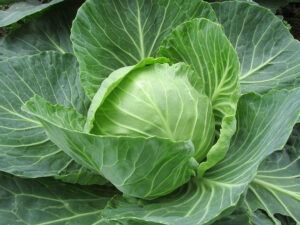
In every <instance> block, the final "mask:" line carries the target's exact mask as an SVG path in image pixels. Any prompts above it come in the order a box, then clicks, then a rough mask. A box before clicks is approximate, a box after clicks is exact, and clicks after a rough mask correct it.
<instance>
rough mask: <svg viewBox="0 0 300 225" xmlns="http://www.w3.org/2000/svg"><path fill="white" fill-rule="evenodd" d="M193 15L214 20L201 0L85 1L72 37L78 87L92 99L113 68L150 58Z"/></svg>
mask: <svg viewBox="0 0 300 225" xmlns="http://www.w3.org/2000/svg"><path fill="white" fill-rule="evenodd" d="M195 17H205V18H209V19H212V20H216V18H215V15H214V11H213V10H212V9H211V7H210V5H209V4H208V3H206V2H203V1H201V0H193V1H185V0H173V1H170V0H103V1H101V2H99V1H98V0H88V1H86V3H85V4H83V5H82V7H81V8H80V9H79V11H78V14H77V17H76V19H75V21H74V23H73V26H72V36H71V39H72V41H73V44H74V50H75V54H76V56H77V58H78V61H79V65H80V73H81V79H82V85H83V87H84V89H85V91H86V93H87V95H88V96H90V97H93V95H94V94H95V93H96V91H97V89H98V87H99V85H100V83H101V81H102V80H103V79H104V78H106V77H107V76H108V75H109V74H110V73H111V72H112V71H114V70H116V69H118V68H120V67H124V66H130V65H135V64H136V63H138V62H139V61H140V60H142V59H144V58H146V57H149V56H153V55H154V54H155V52H156V50H157V48H158V46H159V45H160V42H161V40H162V39H163V38H164V37H165V36H166V35H168V34H169V33H170V31H171V30H172V29H173V28H174V27H176V26H177V25H179V24H180V23H182V22H184V21H186V20H188V19H191V18H195Z"/></svg>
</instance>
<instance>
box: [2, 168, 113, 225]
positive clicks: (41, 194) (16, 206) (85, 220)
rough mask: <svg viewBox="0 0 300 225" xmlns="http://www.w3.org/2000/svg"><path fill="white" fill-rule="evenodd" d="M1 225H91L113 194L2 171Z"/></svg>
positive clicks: (92, 187) (99, 219)
mask: <svg viewBox="0 0 300 225" xmlns="http://www.w3.org/2000/svg"><path fill="white" fill-rule="evenodd" d="M0 180H1V183H0V218H1V220H0V224H1V225H8V224H11V225H33V224H34V225H50V224H53V225H54V224H55V225H65V224H72V225H73V224H84V225H92V224H93V223H94V222H95V221H101V219H102V216H101V210H102V209H103V208H104V207H105V205H106V203H107V201H108V200H109V199H110V198H111V197H112V196H113V195H114V191H113V190H111V189H110V190H108V189H104V188H100V187H99V186H85V187H84V186H80V185H71V184H65V183H61V182H58V181H55V180H53V179H49V178H48V179H46V178H41V179H34V180H33V179H22V178H17V177H13V176H11V175H7V174H5V173H0Z"/></svg>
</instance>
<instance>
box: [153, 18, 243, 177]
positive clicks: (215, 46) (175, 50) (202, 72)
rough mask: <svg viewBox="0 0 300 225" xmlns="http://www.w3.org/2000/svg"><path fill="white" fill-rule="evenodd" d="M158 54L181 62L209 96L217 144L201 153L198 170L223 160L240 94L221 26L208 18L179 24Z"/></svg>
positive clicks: (235, 58) (234, 57)
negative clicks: (192, 71) (219, 126)
mask: <svg viewBox="0 0 300 225" xmlns="http://www.w3.org/2000/svg"><path fill="white" fill-rule="evenodd" d="M158 54H159V55H161V56H165V57H168V58H170V59H171V60H172V61H174V62H180V61H184V62H186V63H187V64H189V65H191V67H192V68H193V69H194V70H195V72H196V74H197V75H198V76H199V77H200V79H201V82H202V83H201V86H202V88H201V91H203V92H204V93H205V94H206V95H207V96H209V97H210V99H211V101H212V106H213V109H214V113H215V119H216V121H217V123H220V125H221V129H220V135H219V138H218V141H217V142H216V144H215V145H214V146H213V147H212V148H211V149H210V150H209V151H208V149H207V151H208V154H206V153H207V151H206V152H204V156H206V162H203V163H202V164H201V165H200V173H201V174H203V173H204V172H205V171H206V170H207V169H209V168H211V167H212V166H214V165H215V164H216V163H218V162H219V161H220V160H222V159H223V158H224V156H225V154H226V152H227V150H228V147H229V145H230V140H231V137H232V135H233V134H234V132H235V126H236V120H235V111H236V104H237V100H238V95H239V85H238V75H239V61H238V56H237V54H236V52H235V50H234V48H233V47H232V46H231V44H230V42H229V41H228V39H227V38H226V36H225V34H224V33H223V30H222V27H221V26H220V25H218V24H216V23H214V22H212V21H209V20H207V19H194V20H191V21H188V22H185V23H183V24H181V25H179V26H178V27H177V28H176V29H175V30H174V31H173V32H172V33H171V34H170V35H168V36H167V37H166V39H165V40H164V41H163V43H162V45H161V47H160V49H159V53H158Z"/></svg>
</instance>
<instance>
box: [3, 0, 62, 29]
mask: <svg viewBox="0 0 300 225" xmlns="http://www.w3.org/2000/svg"><path fill="white" fill-rule="evenodd" d="M62 1H63V0H50V1H49V2H47V3H41V1H39V0H25V1H21V2H16V3H13V4H11V5H10V6H9V8H8V9H5V10H0V27H5V26H8V25H11V24H14V23H16V22H18V21H19V20H21V19H24V18H25V17H28V16H30V15H33V14H36V13H40V12H41V11H43V10H45V9H47V8H48V7H50V6H52V5H55V4H58V3H60V2H62Z"/></svg>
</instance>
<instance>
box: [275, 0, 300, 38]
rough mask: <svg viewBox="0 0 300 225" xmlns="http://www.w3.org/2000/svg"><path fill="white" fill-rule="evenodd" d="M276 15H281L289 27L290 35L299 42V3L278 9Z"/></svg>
mask: <svg viewBox="0 0 300 225" xmlns="http://www.w3.org/2000/svg"><path fill="white" fill-rule="evenodd" d="M277 14H279V15H282V16H283V18H284V20H286V21H287V22H288V23H289V24H290V25H291V33H292V34H293V36H294V37H295V38H296V39H298V40H300V3H290V4H288V5H287V6H285V7H283V8H281V9H279V10H278V11H277Z"/></svg>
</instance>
